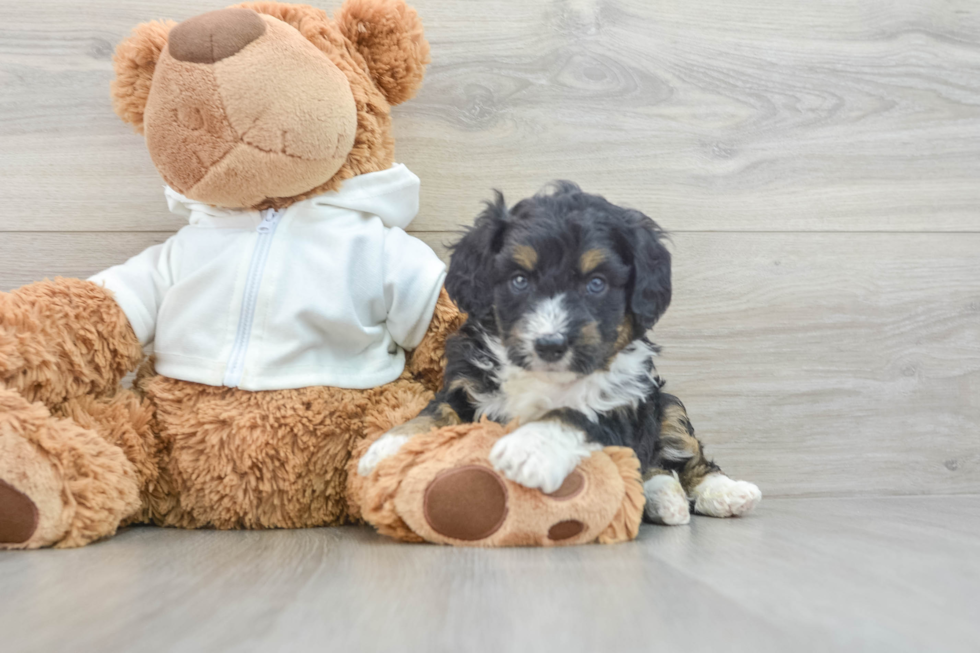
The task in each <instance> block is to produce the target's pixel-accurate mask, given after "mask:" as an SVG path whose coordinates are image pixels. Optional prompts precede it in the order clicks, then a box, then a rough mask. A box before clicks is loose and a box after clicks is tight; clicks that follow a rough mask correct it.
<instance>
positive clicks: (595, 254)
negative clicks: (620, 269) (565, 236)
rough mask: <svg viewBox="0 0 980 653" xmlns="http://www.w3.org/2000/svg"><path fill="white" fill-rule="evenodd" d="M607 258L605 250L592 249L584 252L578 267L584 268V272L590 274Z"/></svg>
mask: <svg viewBox="0 0 980 653" xmlns="http://www.w3.org/2000/svg"><path fill="white" fill-rule="evenodd" d="M605 260H606V253H605V252H604V251H602V250H601V249H590V250H589V251H587V252H585V253H584V254H582V258H580V259H579V262H578V267H579V269H580V270H582V274H588V273H589V272H592V271H593V270H595V269H596V268H597V267H599V265H600V264H602V262H603V261H605Z"/></svg>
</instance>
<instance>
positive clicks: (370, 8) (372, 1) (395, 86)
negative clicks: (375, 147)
mask: <svg viewBox="0 0 980 653" xmlns="http://www.w3.org/2000/svg"><path fill="white" fill-rule="evenodd" d="M334 20H335V21H336V23H337V26H338V27H339V28H340V30H341V32H342V33H343V34H344V36H345V37H347V39H348V40H349V41H350V42H351V43H353V44H354V47H355V48H357V51H358V52H359V53H360V54H361V56H363V57H364V61H365V62H366V63H367V66H368V70H370V72H371V77H373V78H374V83H375V84H377V86H378V88H380V89H381V92H382V93H384V95H385V97H386V98H387V100H388V102H389V103H390V104H393V105H394V104H400V103H402V102H404V101H405V100H409V99H411V98H412V97H413V96H414V95H415V92H416V91H418V89H419V87H420V86H421V85H422V77H423V76H424V75H425V66H426V65H427V64H428V63H429V42H428V41H426V40H425V36H424V35H423V33H422V20H421V19H420V18H419V16H418V14H417V13H416V12H415V10H414V9H413V8H411V7H409V6H408V5H407V4H405V2H404V1H403V0H347V2H345V3H344V4H343V5H342V6H341V7H340V9H338V10H337V13H336V14H335V15H334Z"/></svg>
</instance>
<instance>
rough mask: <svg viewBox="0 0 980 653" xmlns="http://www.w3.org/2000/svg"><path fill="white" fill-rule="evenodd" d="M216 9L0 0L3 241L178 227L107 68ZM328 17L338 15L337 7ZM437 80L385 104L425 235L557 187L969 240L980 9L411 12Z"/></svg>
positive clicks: (775, 219)
mask: <svg viewBox="0 0 980 653" xmlns="http://www.w3.org/2000/svg"><path fill="white" fill-rule="evenodd" d="M223 4H225V3H224V2H221V1H217V0H205V1H203V2H190V1H188V0H156V1H154V2H147V1H139V2H127V3H124V5H123V6H121V5H120V3H118V2H108V1H107V0H93V1H91V2H85V3H77V2H68V1H67V0H48V1H47V2H44V3H35V4H34V5H32V8H31V11H30V12H25V11H23V10H22V5H21V3H17V2H14V1H13V0H0V12H2V13H3V15H4V16H5V23H4V26H3V27H2V28H0V83H2V85H3V88H4V93H3V94H2V96H0V139H2V141H3V148H2V149H0V201H2V203H3V205H4V206H7V207H11V206H13V207H28V206H29V207H31V210H30V211H29V213H28V214H26V215H24V214H20V213H16V214H10V215H8V216H6V218H5V219H3V220H0V231H4V230H18V229H23V228H24V225H25V222H26V221H29V224H30V227H29V228H31V229H38V230H49V231H59V230H67V231H91V230H122V231H131V230H147V231H158V230H169V229H172V228H173V226H174V222H173V219H172V218H171V217H170V216H168V215H167V214H166V213H165V211H163V209H162V205H161V203H160V201H159V191H160V184H161V182H160V179H159V177H158V176H157V174H156V172H155V171H154V169H153V167H152V165H151V163H150V160H149V157H148V156H147V154H146V151H145V148H144V146H143V143H142V141H141V139H140V138H139V137H137V136H135V135H133V134H131V133H130V131H129V129H128V127H127V126H125V125H123V124H121V123H120V122H119V121H118V120H117V119H116V117H115V116H114V114H113V113H112V110H111V106H110V103H109V98H108V84H109V80H110V79H111V64H110V57H111V53H112V50H113V47H114V46H115V44H116V43H117V42H118V41H119V40H120V39H122V38H123V37H124V36H125V35H126V34H127V33H128V31H129V29H130V28H131V27H132V26H133V25H135V24H136V23H137V22H140V21H142V20H147V19H150V18H157V17H170V18H176V19H181V18H186V17H189V16H191V15H193V14H195V13H197V12H201V11H205V10H207V9H212V8H217V7H219V6H222V5H223ZM328 4H329V6H328V9H332V8H333V6H334V5H336V4H339V3H336V2H335V3H328ZM415 5H416V6H417V7H418V9H419V11H420V13H421V15H422V17H423V19H424V20H425V23H426V27H427V30H428V35H429V38H430V40H431V41H432V46H433V47H432V53H433V64H432V66H431V68H430V71H429V75H428V78H427V81H426V84H425V86H424V88H423V90H422V91H421V93H420V94H419V97H418V98H417V99H416V100H414V101H412V102H409V103H407V104H405V105H404V106H402V107H397V108H396V110H395V112H396V123H395V124H396V127H395V131H396V136H397V140H398V156H399V158H400V159H401V160H402V161H404V162H405V163H407V164H408V165H409V166H410V167H411V168H412V169H413V170H415V171H416V172H417V173H418V174H419V175H420V176H421V177H422V179H423V181H424V191H423V198H422V201H423V211H422V217H421V218H420V221H419V223H418V225H417V228H419V229H422V230H430V231H433V230H434V231H439V230H445V229H447V228H450V226H451V225H454V224H456V223H458V222H460V221H464V222H468V221H469V220H471V219H472V216H473V215H474V213H475V212H476V211H477V209H478V202H479V201H480V200H482V199H484V198H486V197H487V196H488V194H489V193H488V190H489V188H491V187H499V188H501V189H503V190H504V191H505V192H507V193H508V195H509V196H510V197H511V198H513V199H516V198H519V197H521V196H524V195H526V194H528V193H530V192H533V191H535V190H537V189H538V188H539V187H540V186H541V185H542V184H543V183H544V182H546V181H548V180H551V179H554V178H569V179H573V180H576V181H578V182H580V183H581V184H582V185H583V186H585V187H586V188H587V189H589V190H592V191H594V192H601V193H605V194H607V195H608V196H609V197H610V198H611V199H613V200H615V201H617V202H624V203H629V204H631V205H633V206H636V207H637V208H640V209H643V210H645V211H648V212H650V213H652V214H657V215H662V216H665V219H666V218H669V221H670V222H672V223H673V224H674V228H675V229H677V230H694V231H697V230H712V231H717V230H734V231H738V230H753V231H769V230H811V231H826V230H833V231H837V230H844V231H850V230H864V231H867V230H873V231H936V230H939V231H976V230H978V228H980V220H978V213H977V211H978V210H977V207H978V205H980V185H978V184H977V183H976V179H977V178H978V177H980V156H978V154H980V74H978V73H980V45H978V44H980V5H978V4H977V3H975V2H972V1H971V0H951V1H949V2H942V3H940V2H934V1H931V0H910V1H908V2H901V3H874V4H870V5H869V4H867V3H853V2H846V1H843V0H837V1H834V2H821V3H813V2H809V1H808V0H779V1H778V2H770V3H766V4H765V5H759V4H758V3H751V2H747V1H739V2H732V1H730V0H706V1H705V2H698V3H688V4H686V5H685V4H684V3H666V2H649V1H647V0H617V1H613V2H599V1H598V0H575V1H568V0H548V1H546V2H522V1H520V0H495V1H494V2H484V3H472V2H468V3H461V2H450V1H447V0H417V1H416V2H415Z"/></svg>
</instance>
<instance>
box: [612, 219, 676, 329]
mask: <svg viewBox="0 0 980 653" xmlns="http://www.w3.org/2000/svg"><path fill="white" fill-rule="evenodd" d="M628 221H629V223H630V224H629V227H628V228H627V230H626V233H625V234H623V235H624V237H625V246H626V249H627V251H628V252H629V256H630V257H631V259H632V260H631V263H632V268H633V270H632V274H631V278H630V286H629V288H628V289H627V292H628V297H629V304H630V312H631V313H632V314H633V320H634V327H635V330H636V333H637V334H642V333H646V332H647V331H648V330H649V329H650V328H651V327H652V326H653V325H654V324H656V323H657V320H659V319H660V317H661V316H662V315H663V314H664V312H665V311H666V310H667V307H668V306H670V295H671V284H670V252H669V251H667V248H666V247H665V246H664V244H663V240H664V238H665V235H664V232H663V230H661V229H660V227H658V226H657V223H656V222H654V221H653V220H651V219H650V218H648V217H647V216H645V215H643V214H642V213H640V212H639V211H628Z"/></svg>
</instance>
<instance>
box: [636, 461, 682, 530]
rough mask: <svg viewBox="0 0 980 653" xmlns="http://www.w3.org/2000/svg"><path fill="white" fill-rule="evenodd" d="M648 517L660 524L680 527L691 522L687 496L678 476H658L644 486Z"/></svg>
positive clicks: (645, 509)
mask: <svg viewBox="0 0 980 653" xmlns="http://www.w3.org/2000/svg"><path fill="white" fill-rule="evenodd" d="M643 494H645V495H646V497H647V505H646V507H645V508H644V509H643V510H644V512H646V515H647V517H649V518H650V519H651V520H652V521H654V522H656V523H658V524H666V525H667V526H678V525H680V524H686V523H688V522H690V521H691V509H690V505H689V501H688V498H687V494H686V493H685V492H684V488H682V487H681V483H680V481H678V480H677V477H676V476H672V475H668V474H658V475H657V476H654V477H653V478H651V479H650V480H648V481H646V482H645V483H644V484H643Z"/></svg>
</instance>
